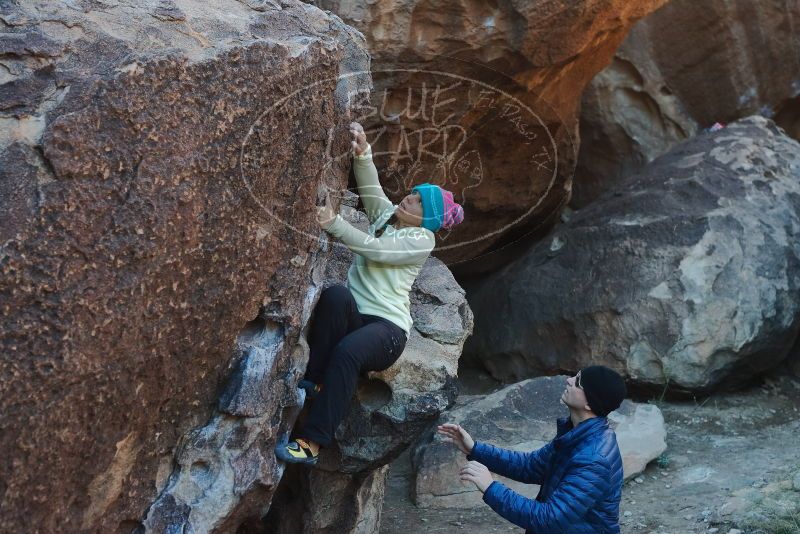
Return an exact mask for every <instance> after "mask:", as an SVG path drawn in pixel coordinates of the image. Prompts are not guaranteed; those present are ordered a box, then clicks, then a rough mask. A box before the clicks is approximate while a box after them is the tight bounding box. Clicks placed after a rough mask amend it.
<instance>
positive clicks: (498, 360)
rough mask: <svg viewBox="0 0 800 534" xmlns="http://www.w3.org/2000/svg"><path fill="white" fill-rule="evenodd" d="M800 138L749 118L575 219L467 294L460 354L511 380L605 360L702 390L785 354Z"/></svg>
mask: <svg viewBox="0 0 800 534" xmlns="http://www.w3.org/2000/svg"><path fill="white" fill-rule="evenodd" d="M799 210H800V144H798V143H797V141H794V140H793V139H790V138H789V137H787V136H786V135H784V134H783V132H782V131H781V130H780V129H779V128H777V127H776V126H775V125H774V123H772V122H771V121H768V120H767V119H764V118H761V117H751V118H748V119H744V120H741V121H738V122H736V123H733V124H732V125H730V126H729V127H727V128H725V129H723V130H721V131H718V132H715V133H710V134H702V135H700V136H698V137H696V138H694V139H692V140H691V141H688V142H686V143H684V144H682V145H679V146H677V147H675V148H674V149H673V150H671V151H670V152H669V153H667V154H665V155H664V156H662V157H660V158H658V159H657V160H656V161H654V162H653V163H652V164H651V165H650V166H648V167H647V168H646V169H645V170H644V171H643V172H642V173H640V174H638V175H636V176H634V177H632V178H631V179H630V181H628V182H626V183H625V184H624V185H621V186H619V187H617V188H616V189H615V190H612V191H610V192H608V193H607V194H605V195H604V196H602V197H601V198H599V199H598V200H597V201H595V202H594V203H593V204H591V205H590V206H588V207H586V208H585V209H583V210H580V211H578V212H577V213H575V214H573V215H572V217H571V218H570V219H569V220H568V222H566V223H564V224H563V225H561V226H559V227H557V228H555V229H554V231H553V232H552V234H551V235H550V236H549V237H548V238H546V239H544V240H542V241H540V242H538V243H537V244H536V245H534V246H533V247H531V248H530V249H529V250H528V251H527V252H526V253H525V255H524V256H522V257H521V258H520V259H519V260H517V261H515V262H514V263H512V264H510V265H508V266H507V267H506V268H504V269H502V270H500V271H498V272H497V273H495V274H493V275H491V277H489V278H488V279H487V280H486V281H485V282H484V283H482V284H481V285H480V287H479V288H477V289H476V291H475V292H474V293H471V294H470V305H471V306H472V309H473V311H474V312H475V314H476V319H475V324H476V327H475V331H476V335H474V336H473V337H472V338H470V341H469V342H468V343H467V346H466V347H465V354H466V355H467V356H468V358H469V359H470V360H472V361H477V362H481V363H482V364H483V365H484V366H485V367H486V368H488V369H489V370H490V372H491V373H492V374H494V375H495V376H496V377H499V378H502V379H505V380H515V379H519V378H524V377H527V376H536V375H540V374H542V373H543V372H544V373H546V372H558V371H559V370H563V369H568V370H573V371H574V370H577V369H580V368H581V367H583V366H585V365H588V364H590V363H602V364H605V365H608V366H610V367H613V368H615V369H617V370H619V371H620V372H621V373H623V374H624V375H625V376H627V377H628V378H630V379H632V380H633V381H635V382H639V383H642V384H649V385H657V386H658V387H661V386H662V385H666V384H668V385H669V386H670V387H674V388H678V389H683V390H693V391H702V390H709V389H712V388H714V387H715V386H717V385H719V384H721V383H724V384H725V385H735V384H738V383H741V382H743V381H745V380H749V379H751V378H752V377H753V376H754V375H755V374H757V373H758V372H760V371H763V370H765V369H769V368H771V367H773V366H774V365H776V364H777V363H779V362H780V361H781V360H783V359H784V357H785V356H786V354H787V352H788V351H789V349H790V348H791V346H792V343H793V341H794V339H795V337H796V335H797V332H798V325H799V323H798V321H799V320H800V315H799V313H800V301H798V299H797V290H798V288H800V244H799V242H798V240H797V233H798V231H800V218H799V217H800V214H799Z"/></svg>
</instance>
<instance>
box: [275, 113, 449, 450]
mask: <svg viewBox="0 0 800 534" xmlns="http://www.w3.org/2000/svg"><path fill="white" fill-rule="evenodd" d="M350 132H351V133H352V135H353V141H352V150H353V156H354V162H353V168H354V171H355V176H356V182H357V185H358V194H359V196H360V197H361V201H362V202H363V204H364V209H365V211H366V213H367V217H368V218H369V220H370V223H371V225H370V227H369V229H368V230H367V232H362V231H360V230H358V229H356V228H354V227H353V226H351V225H350V224H349V223H348V222H347V221H345V220H344V219H342V217H341V216H339V215H336V214H335V213H334V212H333V209H332V207H331V206H330V204H329V202H328V201H326V205H325V206H323V207H320V208H318V209H317V221H318V222H319V225H320V226H321V227H322V228H323V229H324V230H325V231H327V232H328V233H329V234H331V235H332V236H334V237H336V238H338V239H339V240H340V241H341V242H342V243H343V244H344V245H345V246H347V248H349V249H350V250H352V251H353V252H354V253H355V259H354V260H353V264H352V265H351V266H350V270H349V271H348V273H347V281H348V287H345V286H341V285H336V286H332V287H329V288H327V289H325V290H324V291H323V292H322V295H321V296H320V299H319V302H318V303H317V306H316V308H315V309H314V318H313V320H312V323H311V329H310V332H309V346H310V350H311V354H310V356H309V362H308V367H307V368H306V374H305V377H304V379H303V380H301V381H300V384H299V386H300V387H301V388H303V389H305V391H306V393H307V396H308V397H311V398H313V399H314V402H313V403H312V405H311V408H310V410H309V413H308V417H307V419H306V420H305V422H304V424H303V425H302V426H301V428H298V429H296V431H295V435H296V436H297V437H296V438H295V439H294V440H293V441H289V443H279V444H278V445H277V447H276V448H275V452H276V456H277V457H278V458H279V459H281V460H283V461H285V462H290V463H300V464H308V465H314V464H316V462H317V456H318V454H319V449H320V447H327V446H329V445H330V444H331V442H332V441H333V438H334V433H335V431H336V428H337V427H338V426H339V423H340V422H341V421H342V419H343V418H344V416H345V414H346V412H347V407H348V405H349V403H350V399H351V398H352V396H353V393H354V392H355V389H356V383H357V381H358V375H359V373H360V372H362V371H382V370H384V369H387V368H388V367H389V366H391V365H392V364H393V363H394V362H395V361H397V359H398V358H399V357H400V354H401V353H402V352H403V349H404V348H405V345H406V340H407V339H408V335H409V332H410V330H411V324H412V321H411V313H410V309H411V303H410V300H409V296H408V295H409V292H410V291H411V285H412V284H413V283H414V279H415V278H416V277H417V274H419V271H420V269H421V268H422V265H423V264H424V263H425V260H426V259H427V258H428V256H429V255H430V253H431V251H432V250H433V247H434V244H435V238H434V232H436V231H437V230H439V229H440V228H451V227H453V226H455V225H456V224H458V223H460V222H461V221H462V220H463V219H464V210H463V209H462V208H461V206H460V205H459V204H457V203H456V202H455V201H454V200H453V194H452V193H450V192H449V191H446V190H444V189H442V188H440V187H439V186H437V185H432V184H421V185H418V186H416V187H414V188H413V189H412V191H411V193H409V194H408V195H407V196H406V197H404V198H403V200H401V201H400V204H398V205H396V206H395V205H393V204H392V202H391V201H390V200H389V199H388V198H387V197H386V194H385V193H384V192H383V189H382V188H381V185H380V183H379V181H378V171H377V170H376V169H375V165H374V163H373V162H372V150H371V147H370V146H369V144H368V143H367V137H366V135H365V134H364V128H362V127H361V125H360V124H358V123H356V122H354V123H352V124H351V125H350Z"/></svg>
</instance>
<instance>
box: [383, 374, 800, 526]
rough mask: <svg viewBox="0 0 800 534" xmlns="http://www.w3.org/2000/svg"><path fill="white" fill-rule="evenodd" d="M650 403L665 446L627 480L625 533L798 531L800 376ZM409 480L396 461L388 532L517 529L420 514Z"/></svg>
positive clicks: (472, 384)
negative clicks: (658, 415)
mask: <svg viewBox="0 0 800 534" xmlns="http://www.w3.org/2000/svg"><path fill="white" fill-rule="evenodd" d="M466 382H467V383H466V384H465V385H466V387H467V388H470V389H474V388H476V387H477V388H485V387H486V386H487V383H486V382H485V381H484V382H482V381H476V380H475V378H474V377H470V378H469V379H468V380H467V381H466ZM474 392H477V391H474ZM638 400H640V401H646V400H648V399H638ZM649 400H650V401H651V402H655V403H657V404H658V405H659V407H660V408H661V410H662V412H663V414H664V418H665V421H666V424H667V444H668V449H667V451H666V453H664V455H662V457H661V458H659V460H658V461H657V462H653V463H652V464H650V466H649V467H648V468H647V470H646V471H645V472H644V473H642V474H641V475H640V476H637V477H635V478H634V479H631V480H629V481H628V482H627V483H626V485H625V488H624V491H623V503H622V507H621V511H620V512H621V524H622V532H623V533H638V532H643V533H653V534H656V533H657V534H666V533H671V534H672V533H674V534H683V533H701V532H702V533H705V532H707V533H712V532H717V533H720V534H726V533H728V532H731V533H732V534H735V533H736V531H737V529H738V530H739V531H740V532H741V533H761V532H763V533H791V532H800V444H798V443H800V440H798V431H800V380H798V379H793V378H787V377H785V376H782V375H776V376H775V377H773V378H769V379H767V380H765V381H764V382H763V384H761V385H760V386H757V387H754V388H751V389H749V390H746V391H742V392H737V393H726V394H715V395H712V396H710V397H706V398H697V399H693V400H691V401H662V400H660V399H658V398H654V399H649ZM411 475H412V471H411V462H410V460H409V457H408V454H405V455H403V456H402V457H400V458H399V459H398V460H397V461H395V462H394V464H392V466H391V469H390V471H389V477H388V481H387V488H386V498H385V502H384V509H383V520H382V528H381V533H382V534H401V533H402V534H406V533H408V532H425V533H436V532H442V533H444V532H459V531H472V532H506V531H520V529H519V528H518V527H516V526H514V525H511V524H510V523H508V522H506V521H504V520H503V519H501V518H500V517H498V516H496V515H495V514H493V513H491V511H490V510H489V508H488V507H481V508H478V509H473V510H452V509H451V510H427V509H419V508H417V507H416V506H415V505H414V504H413V502H412V501H411V499H410V491H409V490H410V488H411V480H412V476H411Z"/></svg>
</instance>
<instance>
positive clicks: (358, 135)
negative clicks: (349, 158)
mask: <svg viewBox="0 0 800 534" xmlns="http://www.w3.org/2000/svg"><path fill="white" fill-rule="evenodd" d="M350 133H351V134H353V140H352V142H351V144H352V145H353V154H355V155H356V156H360V155H361V154H363V153H364V152H365V151H366V150H367V148H368V147H369V143H367V134H365V133H364V127H363V126H361V125H360V124H359V123H357V122H351V123H350Z"/></svg>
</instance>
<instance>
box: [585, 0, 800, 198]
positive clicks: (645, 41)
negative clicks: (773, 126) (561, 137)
mask: <svg viewBox="0 0 800 534" xmlns="http://www.w3.org/2000/svg"><path fill="white" fill-rule="evenodd" d="M798 25H800V4H798V3H797V2H784V1H783V0H765V1H760V2H751V1H749V0H708V1H705V2H695V1H693V0H673V1H672V2H669V3H668V4H666V5H665V6H664V7H662V8H661V9H659V10H657V11H655V12H654V13H652V14H651V15H648V16H647V17H645V18H644V19H642V20H641V21H639V22H637V23H636V24H635V25H634V26H633V28H631V31H630V33H629V34H628V37H627V38H626V39H625V41H624V42H623V43H622V45H621V46H620V47H619V49H618V50H617V52H616V54H615V55H614V59H613V60H612V62H611V64H610V65H609V66H608V67H606V68H605V69H604V70H603V71H602V72H601V73H600V74H598V75H597V76H596V77H595V79H594V80H592V82H591V83H590V84H589V86H588V87H587V89H586V92H585V93H584V95H583V100H582V110H581V118H580V134H581V147H580V152H579V157H578V166H577V169H576V171H575V180H574V185H573V198H572V203H573V205H575V206H577V207H580V206H585V205H586V204H587V203H588V202H590V201H591V200H593V199H594V198H597V196H598V195H599V194H600V193H602V192H603V191H606V190H607V189H609V188H611V187H613V186H614V184H616V183H618V182H619V181H620V180H622V179H624V178H625V177H626V176H630V175H631V174H633V173H634V172H636V171H638V170H639V169H641V168H642V167H643V166H644V165H645V164H647V163H648V162H650V161H652V160H653V159H655V158H656V157H657V156H659V155H661V154H663V153H664V152H666V151H667V150H669V149H670V148H671V147H672V146H674V145H675V144H677V143H679V142H680V141H683V140H684V139H687V138H688V137H691V136H692V135H694V133H695V132H696V131H697V130H699V129H702V128H707V127H709V126H711V125H713V124H714V123H715V122H723V123H727V122H732V121H734V120H736V119H740V118H742V117H746V116H748V115H753V114H762V115H765V116H767V117H773V118H774V119H775V121H776V122H777V123H778V125H780V126H781V127H783V128H784V129H785V130H786V131H787V133H789V134H790V135H792V136H793V137H795V138H797V139H800V113H799V111H800V97H798V96H797V95H798V91H800V86H798V83H799V82H798V79H797V73H798V72H799V71H800V43H798V41H797V30H796V28H797V27H798Z"/></svg>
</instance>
